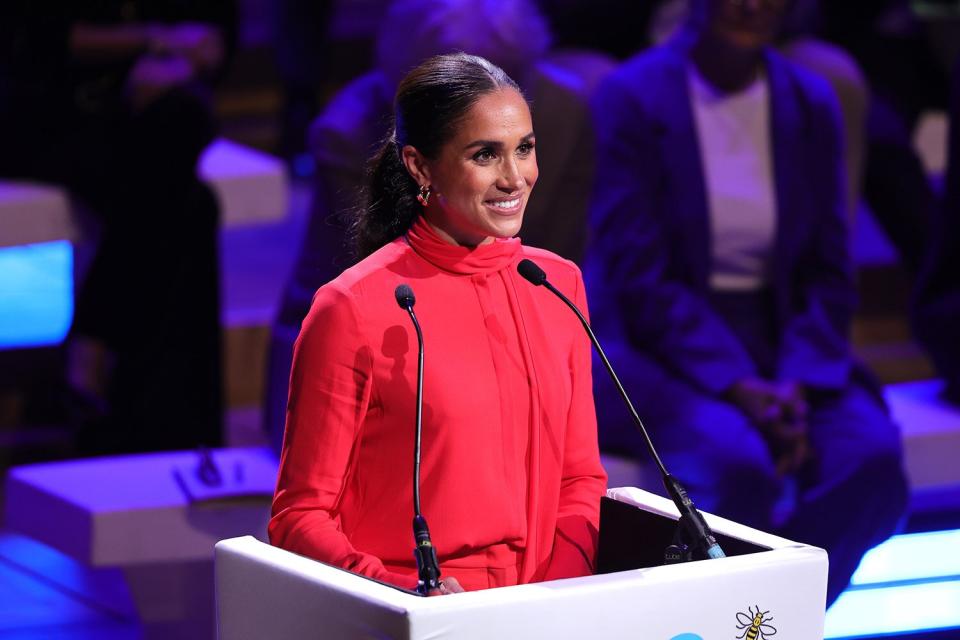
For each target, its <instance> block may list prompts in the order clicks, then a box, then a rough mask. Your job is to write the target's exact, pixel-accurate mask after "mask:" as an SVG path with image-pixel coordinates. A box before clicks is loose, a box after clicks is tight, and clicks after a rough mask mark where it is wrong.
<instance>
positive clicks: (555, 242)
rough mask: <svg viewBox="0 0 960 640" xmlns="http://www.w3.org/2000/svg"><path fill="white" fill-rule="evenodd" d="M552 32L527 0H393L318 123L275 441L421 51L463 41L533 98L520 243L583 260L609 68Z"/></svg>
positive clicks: (271, 409) (272, 401) (282, 334)
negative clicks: (401, 89) (322, 301)
mask: <svg viewBox="0 0 960 640" xmlns="http://www.w3.org/2000/svg"><path fill="white" fill-rule="evenodd" d="M549 41H550V35H549V31H548V29H547V27H546V24H545V22H544V20H543V18H542V17H541V16H540V15H539V14H538V13H537V10H536V8H535V7H534V6H533V5H531V4H530V3H529V2H528V0H483V1H478V0H397V1H396V2H394V3H393V4H392V5H391V6H390V8H389V10H388V13H387V16H386V18H385V20H384V22H383V27H382V29H381V32H380V36H379V41H378V45H377V68H376V69H375V70H373V71H371V72H370V73H367V74H366V75H364V76H361V77H360V78H357V79H356V80H354V81H353V82H351V83H350V84H349V85H348V86H347V87H345V88H344V89H343V90H342V91H341V92H340V93H339V94H338V95H337V96H336V97H334V99H333V100H332V101H331V103H330V104H329V105H328V107H327V109H326V110H325V111H324V113H323V114H322V115H321V116H320V117H319V118H318V119H317V120H316V121H315V122H314V124H313V126H312V127H311V131H310V142H309V146H310V149H311V151H312V153H313V156H314V159H315V162H316V183H315V188H314V201H313V208H312V212H311V216H310V222H309V225H308V229H307V232H306V236H305V238H304V240H303V245H302V248H301V250H300V255H299V258H298V260H297V263H296V265H295V267H294V272H293V275H292V277H291V280H290V282H289V283H288V286H287V290H286V292H285V296H284V300H283V302H282V306H281V309H280V313H279V316H278V318H277V321H276V322H275V324H274V330H273V338H272V344H271V356H270V365H269V367H270V368H269V383H268V385H269V388H268V391H267V398H266V403H265V404H266V409H265V412H266V413H265V421H266V429H267V431H268V432H269V433H270V434H271V436H272V437H273V438H274V444H275V445H276V448H277V450H278V451H279V446H280V442H279V438H281V437H282V433H283V425H284V413H285V407H286V398H287V381H288V378H289V372H290V359H291V354H292V345H293V341H294V339H295V337H296V335H297V334H298V332H299V330H300V323H301V321H302V320H303V317H304V316H305V315H306V312H307V310H308V309H309V307H310V301H311V299H312V297H313V294H314V292H315V291H316V290H317V288H319V287H320V286H321V285H323V284H325V283H326V282H327V281H329V280H331V279H332V278H334V277H335V276H336V275H338V274H339V273H340V271H341V270H343V269H344V268H345V267H347V266H349V264H350V262H351V260H352V256H350V255H349V251H348V250H347V248H346V244H345V228H344V222H343V220H344V213H346V212H348V211H350V210H352V209H354V208H356V207H357V206H359V205H360V204H361V203H362V201H363V194H362V192H361V189H362V187H363V185H364V184H365V183H366V179H365V172H366V164H367V160H368V159H369V158H370V157H371V155H372V154H373V152H374V151H375V150H376V149H377V147H378V146H379V143H381V142H382V139H383V137H384V136H385V135H386V134H387V132H388V129H389V123H390V114H391V113H392V108H393V107H392V96H393V94H394V93H395V91H396V87H397V84H398V83H399V81H400V79H401V78H402V77H403V76H404V75H405V74H406V73H407V71H409V70H410V69H412V68H414V67H415V66H417V64H419V63H420V62H421V61H423V60H425V59H426V58H428V57H430V56H433V55H436V54H442V53H450V52H456V51H464V52H467V53H472V54H475V55H479V56H482V57H485V58H487V59H489V60H490V61H492V62H493V63H494V64H496V65H498V66H500V67H502V68H503V69H504V70H505V71H506V72H507V74H508V75H510V76H511V77H513V78H516V79H517V80H518V82H519V83H520V85H521V86H522V87H523V89H524V91H525V92H526V95H527V98H528V99H530V100H531V102H532V104H533V113H534V115H533V122H534V128H535V130H536V132H537V134H538V141H537V145H538V147H537V151H538V159H539V165H540V178H539V181H538V183H537V190H536V192H535V193H534V194H533V196H532V197H531V199H530V202H529V204H528V206H527V210H526V216H525V221H524V228H523V241H524V243H528V244H531V245H534V246H539V247H542V248H545V249H549V250H551V251H554V252H555V253H558V254H560V255H561V256H563V257H565V258H569V259H572V260H575V261H579V260H580V258H581V256H582V253H583V245H584V242H585V238H586V211H587V202H588V199H589V196H590V186H591V180H592V174H593V139H592V133H591V129H590V126H589V125H590V117H589V113H588V96H587V94H588V92H589V86H590V84H591V83H593V82H595V81H596V79H597V78H599V77H600V76H602V75H605V73H606V72H608V71H609V70H611V69H612V67H613V64H612V62H611V61H609V60H608V59H607V58H605V57H603V56H600V55H597V54H583V55H578V54H577V53H570V52H566V53H564V54H562V55H561V56H558V57H557V58H556V59H555V60H554V59H552V58H551V57H550V56H548V55H547V50H548V46H549Z"/></svg>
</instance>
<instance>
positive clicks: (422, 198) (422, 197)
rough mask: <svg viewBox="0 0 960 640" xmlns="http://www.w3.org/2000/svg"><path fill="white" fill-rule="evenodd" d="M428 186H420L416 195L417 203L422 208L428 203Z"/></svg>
mask: <svg viewBox="0 0 960 640" xmlns="http://www.w3.org/2000/svg"><path fill="white" fill-rule="evenodd" d="M430 191H431V189H430V185H426V184H425V185H421V186H420V193H418V194H417V202H419V203H420V204H422V205H423V206H427V203H428V202H429V201H430Z"/></svg>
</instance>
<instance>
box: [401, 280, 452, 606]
mask: <svg viewBox="0 0 960 640" xmlns="http://www.w3.org/2000/svg"><path fill="white" fill-rule="evenodd" d="M394 293H395V296H396V298H397V304H399V305H400V308H402V309H404V310H406V312H407V313H408V314H409V315H410V320H411V321H412V322H413V327H414V328H415V329H416V331H417V412H416V431H415V437H414V445H413V539H414V542H415V546H414V549H413V555H414V557H415V558H416V560H417V593H419V594H420V595H423V596H425V595H427V594H428V593H429V592H430V591H434V590H437V589H440V586H441V584H440V563H439V562H438V560H437V550H436V548H435V547H434V546H433V542H432V541H431V539H430V528H429V527H428V526H427V520H426V518H424V517H423V514H422V513H421V511H420V436H421V433H422V432H423V331H421V330H420V323H419V322H418V321H417V315H416V314H415V313H414V312H413V305H414V304H415V303H416V298H415V297H414V295H413V290H412V289H411V288H410V287H409V286H408V285H405V284H401V285H400V286H398V287H397V289H396V291H395V292H394Z"/></svg>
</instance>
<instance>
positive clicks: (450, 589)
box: [427, 576, 464, 596]
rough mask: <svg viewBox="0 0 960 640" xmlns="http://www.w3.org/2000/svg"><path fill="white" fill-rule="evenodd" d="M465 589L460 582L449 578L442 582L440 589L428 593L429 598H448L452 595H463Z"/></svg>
mask: <svg viewBox="0 0 960 640" xmlns="http://www.w3.org/2000/svg"><path fill="white" fill-rule="evenodd" d="M463 592H464V588H463V587H461V586H460V581H459V580H457V579H456V578H454V577H453V576H447V577H446V578H443V579H442V580H440V588H439V589H434V590H432V591H429V592H427V595H428V596H448V595H450V594H451V593H463Z"/></svg>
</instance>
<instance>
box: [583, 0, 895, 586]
mask: <svg viewBox="0 0 960 640" xmlns="http://www.w3.org/2000/svg"><path fill="white" fill-rule="evenodd" d="M788 4H789V3H788V2H787V0H766V1H760V0H756V1H751V0H702V2H699V3H696V4H695V5H694V10H693V12H692V15H691V19H690V21H689V22H688V24H687V25H686V27H685V28H684V29H683V30H682V31H681V32H680V33H678V34H677V35H676V36H675V37H674V39H672V40H671V41H670V42H668V43H667V44H665V45H663V46H661V47H658V48H656V49H653V50H651V51H649V52H647V53H644V54H641V55H639V56H637V57H635V58H633V59H631V60H630V61H629V62H627V63H626V64H625V65H624V66H623V67H622V68H620V69H619V70H617V71H616V72H615V73H614V74H613V75H612V76H611V77H610V78H609V79H608V80H607V81H606V82H605V83H604V84H603V85H602V86H601V88H600V89H599V90H598V93H597V99H596V105H595V123H596V124H595V126H596V129H597V139H598V152H597V159H598V166H597V172H596V187H595V191H594V199H593V203H592V209H591V232H592V234H593V236H592V245H591V247H590V250H589V257H588V259H587V266H586V272H587V280H588V282H589V287H590V289H589V290H590V291H591V296H592V299H591V302H592V307H593V308H592V317H593V318H594V325H595V328H596V329H597V330H598V333H600V334H601V335H602V336H603V338H604V339H605V340H606V341H607V344H608V345H610V346H609V347H608V350H609V351H610V352H611V360H613V361H614V362H617V363H619V365H620V370H621V371H624V372H626V381H625V382H626V384H625V386H626V387H627V389H628V390H629V391H630V392H631V393H632V394H633V396H634V398H635V400H636V401H637V407H638V410H639V411H640V413H641V414H642V415H644V416H646V419H647V422H648V424H649V425H650V426H651V427H652V429H653V431H654V432H655V436H654V437H655V440H656V442H657V444H658V447H659V448H660V452H661V454H662V455H663V457H664V458H665V462H666V463H667V466H668V467H669V468H670V469H671V470H672V471H673V472H674V473H676V474H677V476H678V477H681V478H683V479H684V481H685V482H687V483H688V488H689V490H690V493H691V495H693V496H696V499H697V501H698V504H699V505H700V506H701V507H702V508H704V509H705V510H707V511H710V512H714V513H718V514H722V515H725V516H727V517H730V518H732V519H734V520H737V521H740V522H745V523H748V524H750V525H752V526H755V527H758V528H760V529H764V530H773V531H777V532H779V533H781V534H782V535H784V536H785V537H787V538H790V539H795V540H800V541H803V542H807V543H810V544H814V545H816V546H820V547H823V548H825V549H827V551H828V552H829V553H830V578H829V583H828V594H827V598H828V603H830V602H832V601H833V600H834V599H835V598H836V597H837V596H838V595H839V594H840V592H841V591H842V590H843V589H844V588H845V587H846V585H847V583H848V581H849V579H850V576H851V575H852V573H853V571H854V569H855V568H856V567H857V564H858V563H859V561H860V558H861V556H862V555H863V553H864V552H865V551H866V550H867V549H869V548H871V547H872V546H874V545H876V544H877V543H879V542H880V541H882V540H883V539H885V538H886V537H888V536H889V535H890V534H891V533H892V532H893V531H894V529H895V527H896V525H897V523H898V521H899V519H900V517H901V515H902V514H903V511H904V509H905V506H906V496H907V492H906V482H905V478H904V475H903V471H902V469H901V455H902V454H901V445H900V434H899V431H898V429H897V427H896V425H895V424H894V423H893V422H892V421H891V419H890V417H889V415H888V413H887V410H886V407H885V405H884V402H883V400H882V398H881V396H880V393H879V387H878V385H877V384H876V383H875V382H874V380H873V378H872V376H871V375H870V374H869V373H868V372H867V371H866V370H865V369H864V368H863V367H862V366H861V365H860V364H858V363H857V362H856V361H855V360H854V359H853V358H852V356H851V347H850V343H849V337H848V336H849V323H850V319H851V316H852V312H853V308H854V305H855V291H854V286H853V272H852V266H853V265H852V262H851V260H850V248H849V247H850V243H849V234H848V225H849V220H848V209H849V204H848V203H849V185H848V183H847V181H846V178H845V167H844V147H843V146H844V135H843V129H842V124H841V118H840V112H839V109H838V106H837V102H836V97H835V95H834V94H833V92H832V90H831V88H830V86H829V85H828V84H827V83H826V82H824V81H823V80H821V79H820V78H818V77H816V76H815V75H813V74H811V73H809V72H806V71H804V70H803V69H801V68H800V67H799V66H797V65H795V64H792V63H791V62H789V61H787V60H786V59H785V58H784V57H783V56H781V55H779V54H778V53H776V52H775V51H774V50H772V48H771V46H770V45H771V44H773V42H774V41H775V39H776V36H777V33H778V31H779V28H780V25H781V21H782V19H783V18H784V15H785V11H786V9H787V5H788ZM594 380H595V385H596V397H597V412H598V419H599V422H600V438H601V446H602V447H603V448H605V449H607V450H610V451H619V452H628V453H630V454H632V455H634V456H638V457H639V456H644V455H645V453H644V445H643V443H642V440H641V438H640V436H639V434H637V433H636V432H635V431H634V429H633V426H632V424H631V423H630V421H629V419H628V417H627V415H626V412H624V411H623V410H622V407H621V403H620V400H619V398H618V397H617V396H616V395H615V392H614V390H613V388H612V385H610V384H609V383H608V381H606V380H605V379H604V377H603V376H595V378H594ZM791 491H792V492H794V493H792V494H791ZM747 496H749V498H746V497H747ZM788 498H789V499H788Z"/></svg>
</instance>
